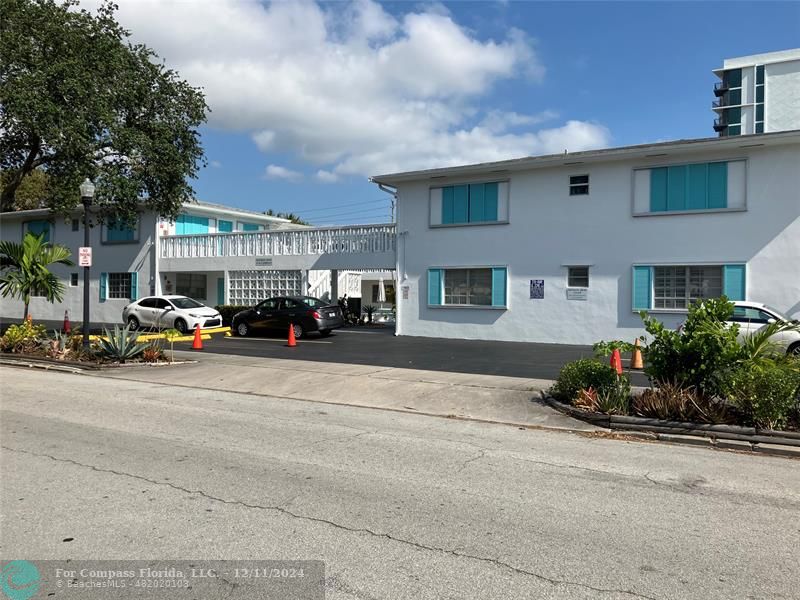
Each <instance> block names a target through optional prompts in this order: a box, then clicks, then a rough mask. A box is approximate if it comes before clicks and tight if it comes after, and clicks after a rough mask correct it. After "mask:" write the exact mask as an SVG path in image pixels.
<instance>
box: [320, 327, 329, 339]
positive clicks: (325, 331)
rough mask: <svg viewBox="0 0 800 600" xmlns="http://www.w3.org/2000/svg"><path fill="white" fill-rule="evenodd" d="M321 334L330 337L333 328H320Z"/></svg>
mask: <svg viewBox="0 0 800 600" xmlns="http://www.w3.org/2000/svg"><path fill="white" fill-rule="evenodd" d="M319 334H320V335H321V336H322V337H328V336H329V335H330V334H331V330H330V329H320V330H319Z"/></svg>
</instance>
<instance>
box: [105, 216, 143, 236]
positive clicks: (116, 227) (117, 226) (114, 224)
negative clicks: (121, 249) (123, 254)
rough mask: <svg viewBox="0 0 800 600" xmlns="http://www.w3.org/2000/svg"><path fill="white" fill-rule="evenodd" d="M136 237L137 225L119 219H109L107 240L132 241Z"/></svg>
mask: <svg viewBox="0 0 800 600" xmlns="http://www.w3.org/2000/svg"><path fill="white" fill-rule="evenodd" d="M135 239H136V227H135V226H133V227H131V226H129V225H128V224H127V223H125V222H124V221H121V220H119V219H115V218H114V219H109V221H108V224H107V225H106V241H107V242H132V241H134V240H135Z"/></svg>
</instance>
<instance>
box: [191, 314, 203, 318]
mask: <svg viewBox="0 0 800 600" xmlns="http://www.w3.org/2000/svg"><path fill="white" fill-rule="evenodd" d="M189 316H190V317H192V318H193V319H202V318H203V315H195V314H193V313H189Z"/></svg>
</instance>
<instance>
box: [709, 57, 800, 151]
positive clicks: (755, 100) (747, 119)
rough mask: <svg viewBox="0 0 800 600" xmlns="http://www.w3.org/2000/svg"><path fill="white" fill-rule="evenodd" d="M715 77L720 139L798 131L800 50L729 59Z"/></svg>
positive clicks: (717, 70) (715, 129)
mask: <svg viewBox="0 0 800 600" xmlns="http://www.w3.org/2000/svg"><path fill="white" fill-rule="evenodd" d="M714 74H715V75H716V76H717V77H719V79H720V81H719V82H718V83H716V84H715V86H714V95H715V96H716V98H717V99H716V100H714V102H713V103H712V105H711V108H712V109H713V110H714V112H715V113H716V119H715V121H714V131H716V132H718V133H719V135H720V137H725V136H732V135H749V134H754V133H770V132H774V131H790V130H793V129H800V48H795V49H793V50H782V51H780V52H769V53H766V54H754V55H752V56H742V57H739V58H728V59H726V60H725V61H723V65H722V67H721V68H719V69H714Z"/></svg>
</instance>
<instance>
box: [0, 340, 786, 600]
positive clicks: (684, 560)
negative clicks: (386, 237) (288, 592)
mask: <svg viewBox="0 0 800 600" xmlns="http://www.w3.org/2000/svg"><path fill="white" fill-rule="evenodd" d="M345 335H346V334H345ZM354 335H355V334H354ZM241 343H243V344H244V343H247V342H245V341H242V342H241ZM253 343H258V342H253ZM263 344H267V342H263ZM309 346H310V345H309ZM301 349H302V346H301ZM164 368H169V369H175V376H176V379H179V378H180V368H179V367H164ZM0 381H2V387H0V394H1V395H2V397H1V400H0V410H1V411H2V412H1V416H2V419H1V420H0V425H1V427H2V429H1V433H2V438H0V439H1V440H2V444H1V445H2V450H0V459H1V460H0V469H1V470H2V472H1V473H0V476H1V477H2V485H1V486H0V513H1V514H2V523H3V527H2V535H1V536H0V554H2V556H4V557H14V558H25V559H30V560H37V559H46V558H51V559H56V558H59V559H65V558H72V559H132V558H139V559H160V560H165V559H194V560H203V559H253V560H266V559H282V558H283V559H290V558H291V559H316V560H322V561H325V566H326V578H325V587H326V590H327V594H326V598H328V599H339V598H342V599H345V598H346V599H361V600H366V599H373V598H380V599H394V598H413V599H415V600H427V599H436V600H439V599H442V598H459V599H461V598H464V599H470V600H472V599H476V600H478V599H484V598H485V599H490V600H497V599H502V598H514V599H516V598H520V599H522V598H525V599H534V598H535V599H537V600H540V599H541V600H546V599H570V600H572V599H603V600H622V599H625V600H630V599H635V598H646V599H650V600H653V599H658V600H667V599H676V600H678V599H680V600H683V599H692V598H698V599H703V600H711V599H720V600H733V599H740V598H741V599H750V598H759V599H761V598H763V599H767V598H769V599H781V598H782V599H788V598H797V597H798V596H797V592H798V585H797V584H798V571H797V566H798V548H800V528H798V522H800V468H799V467H798V462H797V461H794V460H790V459H783V458H777V457H764V456H754V455H744V454H737V453H731V452H723V451H710V450H707V449H699V448H692V447H683V446H670V445H664V444H654V443H644V442H640V441H620V440H612V439H604V438H602V437H598V436H596V435H592V434H580V435H579V434H570V433H560V432H551V431H541V430H520V429H518V428H516V427H510V426H500V425H489V424H485V423H475V422H465V421H454V420H448V419H441V418H435V417H427V416H422V415H413V414H404V413H395V412H386V411H376V410H369V409H363V408H355V407H349V406H338V405H322V404H319V403H314V402H303V401H297V400H287V399H276V398H270V397H263V396H253V395H250V394H236V393H230V392H222V391H217V390H204V389H191V390H187V388H185V387H174V386H171V385H168V384H155V383H142V382H137V381H128V380H121V379H109V378H103V377H99V376H86V375H72V374H66V373H54V372H42V371H30V370H24V369H15V368H0ZM248 590H249V591H252V589H251V588H248V587H247V586H238V587H237V586H236V585H232V584H231V582H230V581H225V580H220V581H219V584H218V586H217V587H216V588H214V589H213V591H211V592H209V593H207V594H206V595H205V596H203V597H204V598H213V599H217V598H219V599H221V598H233V599H237V598H245V597H254V595H252V594H250V595H249V596H248V594H247V592H248ZM57 597H58V596H57ZM82 597H84V596H82ZM85 597H89V596H85ZM94 597H120V598H122V597H124V596H119V595H111V594H107V595H106V596H94ZM154 597H155V596H154ZM158 597H161V596H158ZM164 597H167V596H164ZM174 597H178V595H177V594H176V595H175V596H174ZM180 597H183V596H180Z"/></svg>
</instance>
